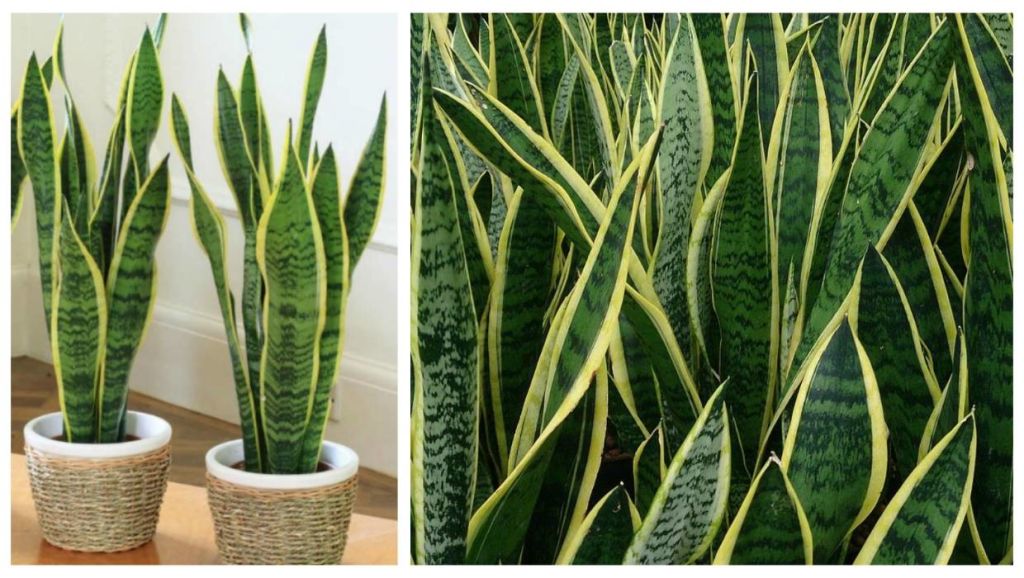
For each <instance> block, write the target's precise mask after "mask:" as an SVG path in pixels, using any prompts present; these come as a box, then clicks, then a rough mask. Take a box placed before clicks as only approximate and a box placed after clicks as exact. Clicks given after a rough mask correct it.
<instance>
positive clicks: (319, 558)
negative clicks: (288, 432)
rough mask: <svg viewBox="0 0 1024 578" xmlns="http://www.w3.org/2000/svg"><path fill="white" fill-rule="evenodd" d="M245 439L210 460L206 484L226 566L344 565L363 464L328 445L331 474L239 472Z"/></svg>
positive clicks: (223, 446)
mask: <svg viewBox="0 0 1024 578" xmlns="http://www.w3.org/2000/svg"><path fill="white" fill-rule="evenodd" d="M244 457H245V456H244V453H243V449H242V440H234V441H230V442H226V443H223V444H220V445H218V446H216V447H214V448H212V449H211V450H210V451H208V452H207V453H206V473H207V476H206V481H207V491H208V496H209V501H210V511H211V513H212V514H213V525H214V529H215V533H216V537H217V549H218V551H219V552H220V556H221V560H222V561H224V562H226V563H229V564H338V563H340V562H341V557H342V554H343V553H344V551H345V542H346V540H347V538H348V526H349V521H350V520H351V517H352V507H353V506H354V505H355V500H356V485H357V475H356V474H357V472H358V470H359V457H358V456H357V455H356V453H355V452H354V451H352V450H351V449H350V448H348V447H345V446H343V445H341V444H336V443H334V442H328V441H325V442H324V445H323V448H322V450H321V455H320V461H321V462H322V463H323V464H324V465H326V466H327V469H325V470H324V471H319V472H316V473H312V474H261V473H254V472H246V471H244V470H241V469H238V468H236V467H235V466H236V465H237V464H239V463H241V462H243V461H244Z"/></svg>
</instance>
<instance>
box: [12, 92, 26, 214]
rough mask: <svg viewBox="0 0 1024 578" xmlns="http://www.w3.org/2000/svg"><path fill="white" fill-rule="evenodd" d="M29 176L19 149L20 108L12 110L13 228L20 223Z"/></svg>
mask: <svg viewBox="0 0 1024 578" xmlns="http://www.w3.org/2000/svg"><path fill="white" fill-rule="evenodd" d="M27 178H28V171H27V170H26V169H25V162H24V161H23V160H21V151H19V150H18V110H17V108H15V110H14V111H13V112H11V228H12V229H13V228H14V227H15V225H17V224H18V217H19V216H21V206H22V201H23V200H24V197H22V194H21V193H22V192H23V190H22V189H23V188H24V187H23V185H24V184H25V179H27Z"/></svg>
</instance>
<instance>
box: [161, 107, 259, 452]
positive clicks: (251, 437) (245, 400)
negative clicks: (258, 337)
mask: <svg viewBox="0 0 1024 578" xmlns="http://www.w3.org/2000/svg"><path fill="white" fill-rule="evenodd" d="M171 135H172V137H173V139H174V144H175V146H176V147H177V149H178V154H179V155H180V156H181V160H182V163H183V164H184V165H185V174H186V175H187V176H188V181H189V189H190V190H191V192H192V196H191V199H190V200H191V202H190V207H189V208H190V210H189V214H190V216H191V220H192V229H193V231H194V232H195V235H196V238H197V239H198V240H199V244H200V246H201V247H202V248H203V252H204V253H206V257H207V258H208V259H209V261H210V270H211V272H212V274H213V283H214V287H215V288H216V290H217V302H218V304H219V306H220V313H221V319H222V321H223V323H224V334H225V336H226V338H227V342H228V356H229V357H230V359H231V371H232V375H233V376H234V381H235V395H236V397H237V400H238V414H239V420H240V421H241V426H242V444H243V452H244V456H245V469H246V471H250V472H262V471H263V454H264V453H265V448H264V447H263V445H262V444H263V443H264V439H263V434H262V431H261V424H260V421H259V417H260V416H259V412H258V411H257V400H258V399H259V389H258V387H259V384H256V387H253V384H252V383H251V381H250V377H249V374H248V372H247V371H246V369H247V367H246V359H245V354H244V353H243V350H242V346H241V344H240V342H239V339H238V323H237V321H236V320H237V317H236V316H235V297H234V294H233V293H232V292H231V286H230V281H229V274H228V268H227V267H228V265H227V261H228V258H227V231H226V227H225V224H224V218H223V217H222V216H221V215H220V212H219V211H218V210H217V207H216V206H215V205H214V204H213V201H212V200H211V199H210V197H209V195H207V194H206V191H205V190H204V189H203V187H202V185H201V184H200V182H199V179H198V178H197V177H196V175H195V172H194V169H193V165H192V145H191V134H190V129H189V125H188V117H187V116H186V114H185V109H184V107H182V105H181V101H180V100H178V97H177V95H172V96H171Z"/></svg>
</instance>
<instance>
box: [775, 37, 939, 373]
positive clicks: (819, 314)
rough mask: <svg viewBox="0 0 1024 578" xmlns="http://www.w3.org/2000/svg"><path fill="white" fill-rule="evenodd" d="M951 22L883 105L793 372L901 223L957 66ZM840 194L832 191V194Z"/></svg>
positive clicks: (857, 168)
mask: <svg viewBox="0 0 1024 578" xmlns="http://www.w3.org/2000/svg"><path fill="white" fill-rule="evenodd" d="M952 51H953V29H952V27H951V25H950V24H949V23H948V22H947V23H945V24H943V25H942V26H941V27H940V28H939V30H938V31H936V32H935V33H934V34H933V35H932V37H931V38H930V39H929V40H928V44H927V45H926V47H925V48H924V49H923V50H922V52H921V54H920V55H918V57H917V60H916V61H915V62H914V64H913V65H912V66H911V68H910V70H908V71H907V73H905V74H904V76H903V77H902V78H901V80H900V83H899V84H898V85H897V86H896V88H895V89H894V90H893V92H892V94H891V95H890V97H889V99H888V100H887V101H886V103H885V104H884V105H883V107H882V109H881V110H880V111H879V113H878V115H877V116H876V117H875V121H874V124H872V126H871V129H870V130H869V131H868V134H867V136H866V137H865V140H864V144H863V145H862V146H861V148H860V151H859V153H858V155H857V159H856V161H855V162H854V163H853V166H852V168H851V174H850V179H849V184H848V185H847V186H846V195H845V197H844V198H843V201H842V210H841V212H840V214H839V219H838V222H837V223H836V227H835V232H834V234H833V237H832V244H831V250H830V252H829V256H828V261H827V263H828V264H827V267H826V269H825V271H824V278H823V280H822V282H821V290H820V291H819V292H818V294H817V299H816V300H815V302H814V305H813V308H812V309H811V311H810V314H809V316H808V318H807V323H806V326H805V329H804V333H803V339H802V341H801V343H800V347H799V349H798V350H797V354H796V358H795V359H794V362H793V364H792V366H793V367H794V368H797V367H800V366H801V365H802V363H803V361H804V359H805V357H806V355H807V353H808V351H809V350H810V349H811V347H812V346H813V345H814V343H815V342H816V341H817V340H818V338H819V337H820V336H821V334H822V332H823V331H824V330H825V327H826V326H827V325H829V323H830V322H831V321H832V318H833V317H834V315H835V313H836V311H837V310H838V309H839V306H840V304H841V303H842V302H843V300H845V298H846V295H847V293H848V292H849V290H850V287H852V285H853V277H854V274H855V272H856V263H857V262H858V261H859V260H860V258H861V257H862V256H863V255H864V251H865V250H866V249H867V246H868V245H869V244H873V243H878V242H879V240H880V239H881V238H882V236H883V234H884V233H885V231H886V229H887V228H888V227H889V225H890V223H891V222H892V221H893V220H894V219H896V218H898V217H899V216H900V215H901V213H902V211H903V207H904V206H905V199H906V198H907V195H908V193H912V191H910V190H909V187H910V186H911V182H912V179H913V176H914V173H915V170H916V168H917V165H918V163H919V161H920V159H921V156H922V154H923V151H924V145H925V143H926V138H927V136H928V133H929V132H930V130H931V126H932V122H933V120H934V118H935V113H936V111H937V109H938V107H939V103H940V102H941V101H942V97H943V94H944V92H943V89H944V87H945V84H946V79H947V78H948V76H949V71H950V68H951V67H952V65H953V54H952ZM834 193H835V191H833V194H834Z"/></svg>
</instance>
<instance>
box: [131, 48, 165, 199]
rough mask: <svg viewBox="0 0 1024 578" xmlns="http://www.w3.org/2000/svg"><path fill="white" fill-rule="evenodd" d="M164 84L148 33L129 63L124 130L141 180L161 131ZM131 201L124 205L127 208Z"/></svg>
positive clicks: (155, 52) (155, 49)
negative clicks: (154, 141)
mask: <svg viewBox="0 0 1024 578" xmlns="http://www.w3.org/2000/svg"><path fill="white" fill-rule="evenodd" d="M163 100H164V83H163V77H162V76H161V73H160V60H159V58H158V56H157V48H156V44H155V43H154V42H153V36H152V35H151V34H150V32H149V29H148V28H147V29H146V33H145V34H144V35H143V36H142V42H141V43H140V44H139V49H138V51H137V52H136V53H135V58H134V60H133V62H132V72H131V79H130V81H129V84H128V102H127V105H128V111H127V113H126V114H127V130H128V144H129V146H130V150H131V152H132V156H133V157H134V158H135V162H136V163H137V164H138V169H137V170H138V172H139V174H140V175H142V179H141V180H145V177H146V176H148V175H149V147H150V145H152V144H153V139H154V138H155V137H156V132H157V129H158V128H159V127H160V110H161V108H162V107H163ZM128 202H130V201H126V204H127V203H128Z"/></svg>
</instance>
